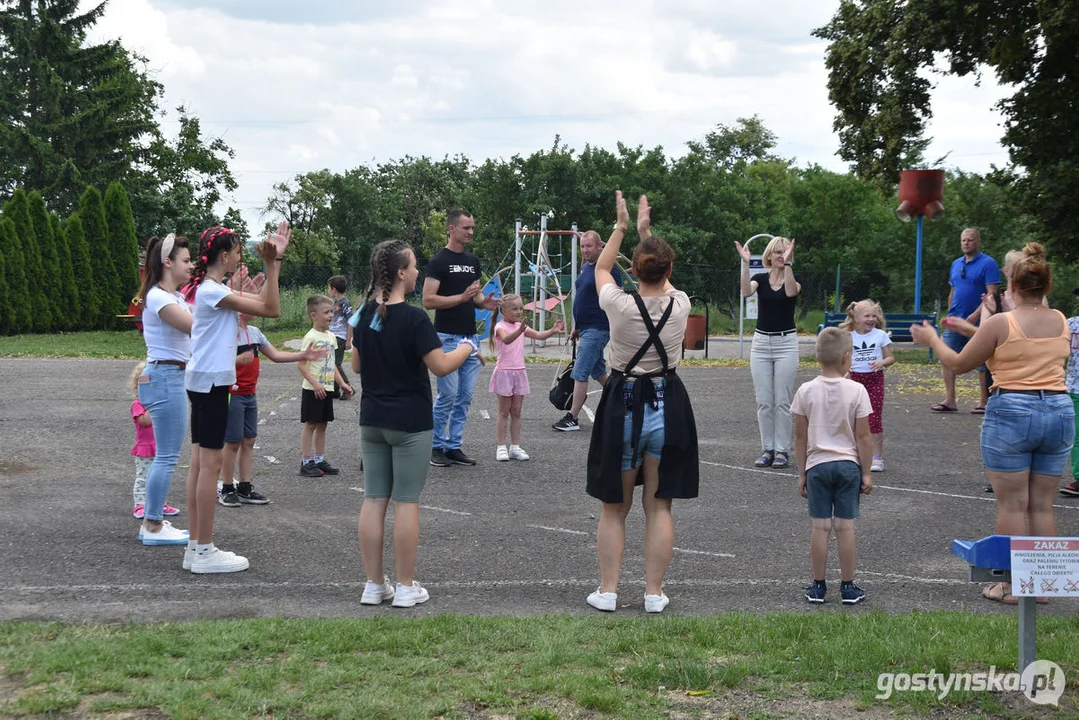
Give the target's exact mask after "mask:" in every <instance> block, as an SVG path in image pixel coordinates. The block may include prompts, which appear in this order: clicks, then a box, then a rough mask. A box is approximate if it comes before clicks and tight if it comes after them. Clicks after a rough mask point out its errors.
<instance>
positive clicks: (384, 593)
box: [360, 580, 394, 605]
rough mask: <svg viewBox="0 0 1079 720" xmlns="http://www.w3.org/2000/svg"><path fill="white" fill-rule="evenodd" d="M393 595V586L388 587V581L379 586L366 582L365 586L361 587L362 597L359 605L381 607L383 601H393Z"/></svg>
mask: <svg viewBox="0 0 1079 720" xmlns="http://www.w3.org/2000/svg"><path fill="white" fill-rule="evenodd" d="M393 594H394V593H393V585H390V583H389V581H388V580H387V581H385V582H383V583H382V584H381V585H379V584H378V583H373V582H371V581H370V580H368V581H367V584H366V585H364V586H363V596H362V597H361V598H360V603H361V604H363V605H381V604H382V601H383V600H391V599H393Z"/></svg>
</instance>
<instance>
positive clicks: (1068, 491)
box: [1060, 480, 1079, 497]
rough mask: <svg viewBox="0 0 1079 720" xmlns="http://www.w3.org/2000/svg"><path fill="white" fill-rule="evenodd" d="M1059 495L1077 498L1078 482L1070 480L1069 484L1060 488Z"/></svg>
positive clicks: (1078, 495)
mask: <svg viewBox="0 0 1079 720" xmlns="http://www.w3.org/2000/svg"><path fill="white" fill-rule="evenodd" d="M1060 494H1061V495H1070V496H1072V497H1079V480H1072V481H1071V482H1070V483H1068V484H1067V485H1065V486H1064V487H1062V488H1060Z"/></svg>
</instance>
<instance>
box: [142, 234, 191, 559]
mask: <svg viewBox="0 0 1079 720" xmlns="http://www.w3.org/2000/svg"><path fill="white" fill-rule="evenodd" d="M144 268H145V274H144V275H143V280H142V287H141V288H140V289H139V298H140V299H141V300H142V302H143V311H142V337H143V339H144V340H145V341H146V368H145V369H144V370H143V371H142V375H140V376H139V379H138V394H139V402H140V403H142V405H143V407H145V408H146V409H147V410H148V411H149V412H150V418H151V419H152V420H153V428H154V443H155V444H156V445H157V455H156V456H154V461H153V464H152V465H150V470H149V472H148V473H147V476H146V507H145V510H144V514H143V520H142V525H141V527H139V540H141V541H142V543H143V544H144V545H186V544H187V541H188V535H187V531H186V530H180V529H179V528H175V527H173V526H172V524H171V523H169V521H167V520H165V519H164V509H165V501H166V500H167V499H168V495H169V488H170V487H172V474H173V472H174V471H175V470H176V463H177V462H179V460H180V450H181V448H183V444H184V432H185V431H186V430H187V397H186V396H185V394H184V368H185V367H186V365H187V361H188V358H189V357H190V355H191V342H190V339H189V338H188V334H189V333H190V332H191V312H190V311H189V310H188V307H187V303H186V302H184V299H183V296H181V295H180V293H178V292H177V288H179V287H180V286H181V285H182V284H184V283H185V282H187V279H188V277H189V276H190V274H191V251H190V249H189V248H188V243H187V238H185V237H177V236H175V235H167V236H165V237H164V238H159V237H155V238H150V241H149V243H147V247H146V262H145V265H144Z"/></svg>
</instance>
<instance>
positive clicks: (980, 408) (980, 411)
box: [970, 405, 985, 415]
mask: <svg viewBox="0 0 1079 720" xmlns="http://www.w3.org/2000/svg"><path fill="white" fill-rule="evenodd" d="M970 414H971V415H985V405H977V406H975V407H974V409H973V410H971V411H970Z"/></svg>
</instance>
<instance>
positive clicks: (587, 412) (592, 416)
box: [581, 405, 596, 422]
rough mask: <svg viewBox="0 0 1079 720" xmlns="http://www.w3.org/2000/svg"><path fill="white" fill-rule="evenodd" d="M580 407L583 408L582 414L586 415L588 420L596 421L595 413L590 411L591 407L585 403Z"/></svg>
mask: <svg viewBox="0 0 1079 720" xmlns="http://www.w3.org/2000/svg"><path fill="white" fill-rule="evenodd" d="M581 409H582V410H584V414H585V415H587V416H588V422H595V421H596V414H595V413H594V412H592V408H590V407H588V406H587V405H582V406H581Z"/></svg>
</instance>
